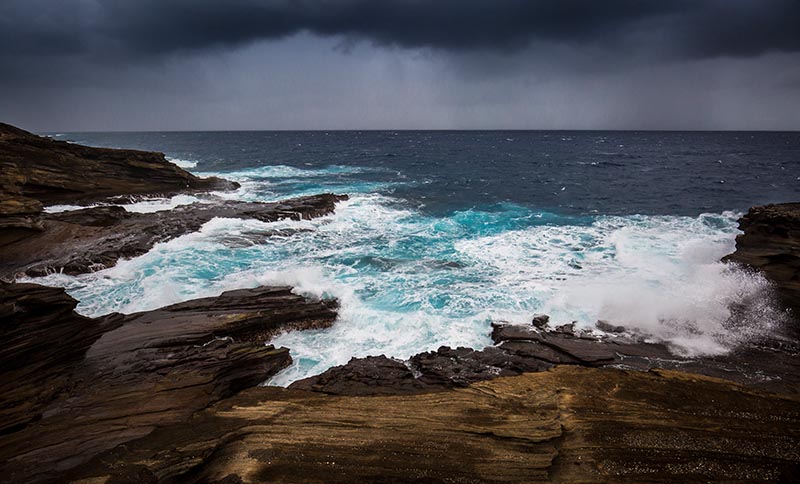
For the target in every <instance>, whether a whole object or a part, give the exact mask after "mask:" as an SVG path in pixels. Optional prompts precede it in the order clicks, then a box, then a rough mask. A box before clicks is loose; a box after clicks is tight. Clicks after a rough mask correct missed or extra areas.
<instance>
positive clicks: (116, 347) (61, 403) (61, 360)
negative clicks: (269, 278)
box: [0, 283, 336, 482]
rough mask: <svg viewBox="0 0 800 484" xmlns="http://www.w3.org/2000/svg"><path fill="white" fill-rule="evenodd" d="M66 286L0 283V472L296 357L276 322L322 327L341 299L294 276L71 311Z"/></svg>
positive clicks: (11, 477) (82, 447) (58, 465)
mask: <svg viewBox="0 0 800 484" xmlns="http://www.w3.org/2000/svg"><path fill="white" fill-rule="evenodd" d="M75 304H76V302H75V300H73V299H72V298H70V297H69V296H67V295H66V294H64V291H63V289H59V288H49V287H43V286H37V285H34V284H6V283H0V309H3V313H2V314H3V316H2V317H0V323H1V324H2V327H0V331H2V340H3V345H2V351H0V361H2V364H3V366H2V380H1V381H2V390H3V391H2V393H1V394H0V411H1V412H0V481H2V482H32V481H38V480H42V479H46V478H57V477H58V476H59V475H60V473H61V472H62V471H64V470H66V469H69V468H71V467H74V466H75V465H78V464H80V463H81V462H84V461H86V460H88V459H90V458H91V457H92V456H94V455H96V454H98V453H100V452H103V451H105V450H109V449H112V448H114V447H115V446H117V445H120V444H122V443H125V442H128V441H130V440H133V439H137V438H140V437H143V436H145V435H147V434H149V433H150V432H152V431H153V430H154V429H155V428H158V427H162V426H166V425H170V424H175V423H179V422H186V421H187V420H188V419H189V418H190V417H191V415H192V414H194V413H195V412H197V411H199V410H202V409H205V408H208V407H209V406H210V405H212V404H213V403H214V402H216V401H218V400H220V399H223V398H226V397H230V396H232V395H234V394H235V393H237V392H238V391H240V390H242V389H244V388H248V387H252V386H255V385H258V384H259V383H262V382H264V381H265V380H266V379H268V378H269V377H270V376H272V375H274V374H275V373H276V372H278V371H279V370H281V369H283V368H285V367H286V366H288V365H289V364H290V363H291V357H290V355H289V350H288V349H286V348H274V347H272V346H267V345H265V342H266V341H268V339H269V338H271V337H272V336H273V335H274V334H276V332H279V331H286V330H294V329H310V328H324V327H327V326H330V325H331V324H332V323H333V321H334V319H335V317H336V305H335V303H333V302H328V301H309V300H306V299H304V298H303V297H301V296H298V295H296V294H293V293H292V292H291V290H290V288H288V287H261V288H256V289H244V290H237V291H229V292H226V293H223V294H222V295H220V296H218V297H213V298H206V299H199V300H194V301H189V302H185V303H181V304H175V305H172V306H168V307H165V308H162V309H159V310H156V311H148V312H143V313H137V314H131V315H121V314H111V315H108V316H106V317H102V318H96V319H91V318H85V317H82V316H79V315H77V314H75V313H74V311H73V309H74V307H75Z"/></svg>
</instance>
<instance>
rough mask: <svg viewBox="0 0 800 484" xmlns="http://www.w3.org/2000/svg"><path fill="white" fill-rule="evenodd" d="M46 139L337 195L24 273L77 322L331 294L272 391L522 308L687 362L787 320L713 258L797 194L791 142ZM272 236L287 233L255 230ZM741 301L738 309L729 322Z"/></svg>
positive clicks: (748, 276) (426, 136)
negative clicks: (62, 293)
mask: <svg viewBox="0 0 800 484" xmlns="http://www.w3.org/2000/svg"><path fill="white" fill-rule="evenodd" d="M50 135H51V136H53V137H55V138H56V139H63V140H70V141H74V142H77V143H81V144H88V145H93V146H105V147H114V148H135V149H144V150H153V151H162V152H164V153H165V154H166V155H167V156H168V157H169V158H170V159H171V160H173V161H174V162H175V163H177V164H179V165H180V166H182V167H184V168H186V169H188V170H189V171H191V172H193V173H195V174H198V175H200V176H208V175H218V176H222V177H225V178H228V179H233V180H237V181H239V182H240V183H241V185H242V186H241V188H240V189H239V190H237V191H235V192H230V193H218V194H214V197H218V198H223V199H234V200H249V201H256V200H259V201H274V200H279V199H284V198H289V197H295V196H301V195H311V194H315V193H321V192H333V193H342V194H348V195H350V199H349V200H348V201H345V202H342V203H340V204H339V205H338V206H337V210H336V213H335V214H333V215H330V216H326V217H322V218H319V219H315V220H310V221H282V222H276V223H270V224H267V223H262V222H258V221H254V220H234V219H214V220H212V221H210V222H209V223H207V224H206V225H205V226H203V228H202V229H201V230H200V231H199V232H197V233H193V234H187V235H184V236H182V237H179V238H177V239H174V240H172V241H169V242H166V243H162V244H158V245H157V246H156V247H154V248H153V249H152V250H151V251H150V252H149V253H147V254H145V255H143V256H141V257H137V258H134V259H130V260H124V261H121V262H120V263H119V264H118V265H117V266H115V267H112V268H109V269H105V270H102V271H98V272H95V273H92V274H85V275H80V276H75V277H72V276H65V275H62V274H54V275H50V276H47V277H45V278H39V279H36V282H40V283H45V284H53V285H61V286H64V287H66V288H67V290H68V292H69V293H70V294H71V295H72V296H74V297H75V298H76V299H78V300H79V301H80V304H79V306H78V311H79V312H81V313H83V314H86V315H92V316H96V315H101V314H105V313H108V312H112V311H119V312H124V313H131V312H136V311H143V310H148V309H154V308H157V307H160V306H164V305H167V304H171V303H175V302H180V301H185V300H188V299H192V298H197V297H205V296H212V295H217V294H219V293H221V292H222V291H225V290H230V289H238V288H243V287H254V286H257V285H261V284H289V285H292V286H294V287H295V288H296V289H295V290H296V291H297V292H298V293H300V294H304V295H308V296H310V297H335V298H338V299H339V301H340V302H341V309H340V316H339V319H338V320H337V322H336V323H335V324H334V326H333V327H332V328H329V329H326V330H318V331H304V332H294V333H287V334H283V335H281V336H279V337H277V338H276V339H275V340H274V341H273V342H272V343H273V344H275V345H276V346H287V347H289V348H290V349H291V352H292V356H293V357H294V360H295V361H294V364H293V365H292V366H291V367H290V368H288V369H286V370H284V371H283V372H281V373H279V374H278V375H276V376H275V377H274V378H273V379H272V380H271V381H270V383H272V384H277V385H286V384H288V383H290V382H292V381H295V380H297V379H300V378H303V377H306V376H310V375H313V374H317V373H320V372H322V371H324V370H326V369H327V368H329V367H331V366H333V365H339V364H343V363H346V362H347V361H348V360H349V359H350V358H351V357H354V356H359V357H360V356H366V355H380V354H384V355H387V356H390V357H396V358H407V357H409V356H411V355H413V354H416V353H419V352H422V351H428V350H434V349H436V348H438V347H439V346H441V345H449V346H453V347H455V346H469V347H473V348H482V347H484V346H487V345H489V344H491V340H490V338H489V334H490V331H491V327H490V323H491V322H492V321H498V320H504V321H511V322H528V321H530V318H531V315H533V314H534V313H547V314H549V315H550V316H551V324H552V325H553V326H556V325H559V324H564V323H569V322H572V321H576V322H577V323H576V325H577V326H578V327H579V328H583V329H587V330H592V329H594V325H595V322H596V321H597V320H598V319H604V320H608V321H610V322H612V323H613V324H617V325H624V326H626V327H627V328H629V329H630V330H632V331H635V332H636V333H637V334H639V335H641V336H642V337H645V338H646V339H647V340H648V341H661V342H665V343H667V344H668V345H669V346H670V348H671V349H672V350H673V351H674V352H675V353H676V354H679V355H683V356H693V355H713V354H720V353H725V352H728V351H730V350H731V349H733V348H735V347H736V346H737V345H740V344H746V343H747V341H748V340H750V339H751V338H753V337H754V336H758V335H763V334H765V333H769V332H770V331H772V330H774V328H775V326H776V325H778V324H781V321H782V319H783V317H784V315H783V314H782V313H781V311H780V310H779V309H777V307H776V306H775V305H774V304H772V297H771V290H770V287H769V284H768V283H767V281H765V280H764V279H763V277H761V276H760V275H758V274H754V273H752V272H749V271H746V270H744V269H742V268H738V267H735V266H731V265H727V264H723V263H721V262H719V259H720V258H721V257H723V256H724V255H726V254H728V253H731V252H732V251H733V250H734V248H735V237H736V235H737V234H738V233H739V232H738V230H737V219H738V218H739V217H740V216H741V215H742V214H743V213H744V212H745V211H746V210H747V209H748V208H749V207H750V206H752V205H757V204H765V203H773V202H775V203H776V202H787V201H796V200H798V198H800V133H796V132H795V133H771V132H591V131H576V132H570V131H553V132H547V131H465V132H458V131H441V132H439V131H398V132H392V131H362V132H356V131H331V132H322V131H315V132H289V131H287V132H274V131H273V132H258V131H252V132H165V133H156V132H152V133H50ZM209 199H210V197H208V196H201V195H197V196H194V195H179V196H176V197H172V198H170V199H144V200H138V201H136V203H132V204H131V205H128V206H127V208H128V209H129V210H133V211H155V210H168V209H170V208H172V207H175V206H178V205H182V204H187V203H194V202H200V203H204V202H208V201H209ZM72 208H74V207H67V206H61V207H50V208H49V210H51V211H57V210H68V209H72ZM275 229H286V230H284V231H282V232H281V234H279V235H274V236H272V237H268V238H263V237H259V234H263V233H265V232H272V231H275ZM743 302H749V303H748V304H747V310H746V311H741V310H736V311H732V310H731V304H734V305H736V306H737V307H738V306H741V305H740V304H738V303H743Z"/></svg>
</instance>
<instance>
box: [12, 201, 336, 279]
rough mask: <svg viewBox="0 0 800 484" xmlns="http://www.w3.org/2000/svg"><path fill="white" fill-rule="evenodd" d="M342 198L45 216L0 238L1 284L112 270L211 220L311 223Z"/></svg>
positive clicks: (90, 210)
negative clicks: (31, 228)
mask: <svg viewBox="0 0 800 484" xmlns="http://www.w3.org/2000/svg"><path fill="white" fill-rule="evenodd" d="M346 198H347V196H344V195H332V194H322V195H313V196H309V197H300V198H295V199H291V200H284V201H281V202H274V203H255V202H254V203H247V202H232V201H227V202H217V203H209V204H204V203H195V204H192V205H186V206H181V207H177V208H175V209H173V210H168V211H162V212H154V213H131V212H128V211H126V210H125V209H124V208H122V207H118V206H108V207H93V208H86V209H82V210H75V211H69V212H62V213H54V214H44V215H42V216H41V217H40V219H41V223H42V230H41V231H38V232H27V233H25V236H24V237H21V238H11V239H10V240H9V238H6V239H5V240H4V239H3V236H2V235H0V250H2V252H0V278H3V277H5V278H7V279H11V278H13V277H14V276H16V275H19V274H24V275H29V276H42V275H45V274H48V273H51V272H63V273H65V274H73V275H74V274H81V273H85V272H91V271H95V270H99V269H102V268H106V267H111V266H113V265H114V264H116V263H117V261H118V260H119V259H121V258H130V257H135V256H139V255H142V254H145V253H146V252H147V251H149V250H150V249H151V248H152V247H153V245H155V244H157V243H159V242H165V241H167V240H170V239H172V238H175V237H178V236H180V235H184V234H187V233H190V232H195V231H197V230H198V229H200V227H201V226H202V225H203V224H204V223H206V222H208V221H209V220H211V219H212V218H214V217H225V218H243V219H254V220H260V221H262V222H274V221H276V220H281V219H293V220H300V219H310V218H314V217H319V216H322V215H327V214H329V213H332V212H333V210H334V208H335V205H336V202H337V201H340V200H343V199H346ZM252 235H260V236H269V235H270V233H264V234H252Z"/></svg>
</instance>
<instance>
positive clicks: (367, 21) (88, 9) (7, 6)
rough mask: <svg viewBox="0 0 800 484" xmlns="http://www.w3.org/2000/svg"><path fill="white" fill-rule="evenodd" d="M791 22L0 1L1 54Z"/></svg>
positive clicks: (679, 44)
mask: <svg viewBox="0 0 800 484" xmlns="http://www.w3.org/2000/svg"><path fill="white" fill-rule="evenodd" d="M798 25H800V1H798V0H694V1H691V0H602V1H601V0H500V1H490V0H482V1H478V0H438V1H436V0H385V1H378V0H271V1H270V0H267V1H263V0H262V1H257V0H228V1H216V0H215V1H208V0H173V1H165V0H137V1H130V0H73V1H66V0H53V1H47V0H0V45H2V47H0V51H2V52H4V53H5V54H6V57H8V56H9V55H10V56H14V57H16V56H26V55H31V54H35V53H38V54H54V53H68V54H69V53H71V54H80V55H89V56H94V57H100V58H105V59H119V58H121V57H125V56H141V57H149V56H157V55H161V54H167V53H173V52H176V51H186V50H191V51H197V50H203V49H208V48H216V47H231V46H238V45H242V44H247V43H250V42H254V41H258V40H265V39H278V38H282V37H285V36H288V35H291V34H295V33H298V32H304V31H306V32H311V33H314V34H317V35H322V36H342V37H343V38H346V39H356V40H358V39H364V40H368V41H371V42H374V43H376V44H379V45H394V46H400V47H407V48H420V47H428V48H434V49H442V50H454V51H470V50H477V49H490V50H509V49H511V50H514V49H518V48H522V47H524V46H526V45H528V44H529V43H531V42H534V41H544V42H557V43H565V44H575V45H578V46H580V45H592V46H601V47H613V48H614V49H615V50H619V49H622V51H623V52H624V50H625V49H630V50H636V51H643V50H644V51H645V52H647V51H648V50H649V49H651V50H652V51H653V52H654V53H655V54H657V55H667V56H670V57H686V58H706V57H719V56H732V57H740V56H754V55H758V54H761V53H764V52H768V51H797V50H800V27H798Z"/></svg>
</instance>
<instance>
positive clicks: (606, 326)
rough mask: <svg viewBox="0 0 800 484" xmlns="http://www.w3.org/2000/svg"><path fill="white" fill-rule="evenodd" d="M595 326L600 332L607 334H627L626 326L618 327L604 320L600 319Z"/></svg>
mask: <svg viewBox="0 0 800 484" xmlns="http://www.w3.org/2000/svg"><path fill="white" fill-rule="evenodd" d="M595 326H596V327H597V329H599V330H600V331H604V332H606V333H624V332H625V326H617V325H614V324H611V323H609V322H608V321H606V320H603V319H598V320H597V322H596V323H595Z"/></svg>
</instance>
